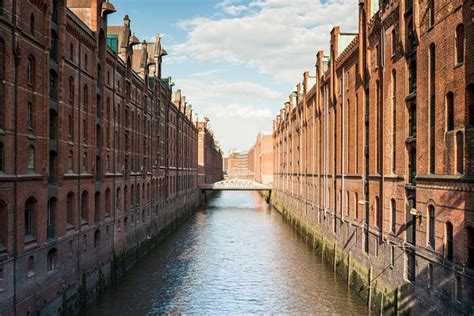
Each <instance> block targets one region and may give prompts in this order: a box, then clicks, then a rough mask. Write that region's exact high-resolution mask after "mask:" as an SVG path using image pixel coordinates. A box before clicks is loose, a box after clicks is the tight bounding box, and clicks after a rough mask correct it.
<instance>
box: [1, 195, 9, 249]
mask: <svg viewBox="0 0 474 316" xmlns="http://www.w3.org/2000/svg"><path fill="white" fill-rule="evenodd" d="M7 214H8V212H7V204H6V203H5V201H3V200H0V246H3V247H7V246H8V244H7V236H8V218H7Z"/></svg>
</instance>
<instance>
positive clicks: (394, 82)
mask: <svg viewBox="0 0 474 316" xmlns="http://www.w3.org/2000/svg"><path fill="white" fill-rule="evenodd" d="M396 158H397V73H396V72H395V70H394V71H393V72H392V172H393V173H396V167H397V159H396Z"/></svg>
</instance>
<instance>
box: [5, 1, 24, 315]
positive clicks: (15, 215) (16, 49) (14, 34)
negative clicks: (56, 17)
mask: <svg viewBox="0 0 474 316" xmlns="http://www.w3.org/2000/svg"><path fill="white" fill-rule="evenodd" d="M16 6H17V2H16V0H13V10H12V13H13V15H12V18H13V30H12V47H11V48H12V51H13V55H14V58H15V78H14V81H15V88H14V92H13V94H14V95H13V99H14V101H13V102H14V104H15V105H14V106H15V111H14V119H13V120H14V124H15V126H14V146H13V148H14V149H13V172H14V174H15V180H14V183H13V195H14V199H13V207H14V209H15V211H14V212H13V222H14V227H13V229H14V231H13V306H14V307H13V315H15V316H16V314H17V310H16V308H17V299H18V298H17V286H16V282H17V281H16V276H17V271H16V264H17V260H18V67H19V65H20V60H21V56H20V53H21V52H20V48H19V46H18V47H17V45H16V43H17V32H18V25H17V23H18V19H17V15H16V14H17V12H16V9H17V8H16ZM7 226H8V225H7Z"/></svg>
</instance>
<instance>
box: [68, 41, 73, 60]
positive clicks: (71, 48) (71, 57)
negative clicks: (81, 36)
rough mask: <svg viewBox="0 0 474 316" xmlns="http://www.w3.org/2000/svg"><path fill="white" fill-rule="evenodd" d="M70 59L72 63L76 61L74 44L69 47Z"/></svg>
mask: <svg viewBox="0 0 474 316" xmlns="http://www.w3.org/2000/svg"><path fill="white" fill-rule="evenodd" d="M69 59H70V60H71V61H74V44H73V43H71V44H70V45H69Z"/></svg>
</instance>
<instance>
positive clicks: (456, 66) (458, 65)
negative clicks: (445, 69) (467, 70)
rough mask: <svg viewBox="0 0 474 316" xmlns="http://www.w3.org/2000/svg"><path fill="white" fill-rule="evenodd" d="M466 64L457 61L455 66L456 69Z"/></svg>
mask: <svg viewBox="0 0 474 316" xmlns="http://www.w3.org/2000/svg"><path fill="white" fill-rule="evenodd" d="M462 66H464V62H460V63H457V64H456V65H455V66H454V69H457V68H460V67H462Z"/></svg>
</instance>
